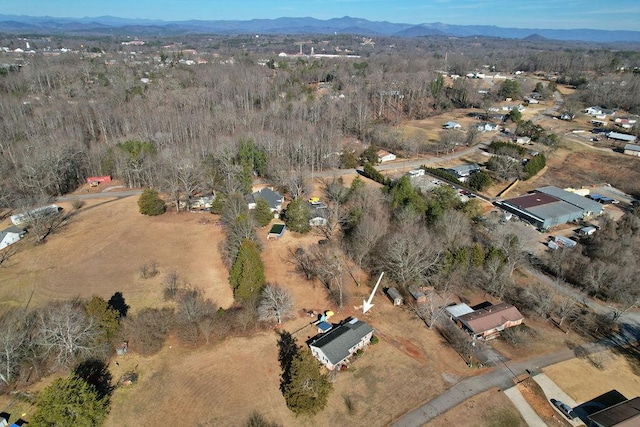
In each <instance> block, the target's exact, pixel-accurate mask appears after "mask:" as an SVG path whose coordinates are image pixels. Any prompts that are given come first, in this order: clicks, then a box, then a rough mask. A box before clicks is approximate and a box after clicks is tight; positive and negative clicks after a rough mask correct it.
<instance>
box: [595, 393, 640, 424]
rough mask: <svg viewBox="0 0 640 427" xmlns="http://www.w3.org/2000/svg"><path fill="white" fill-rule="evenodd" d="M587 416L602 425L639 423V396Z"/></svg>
mask: <svg viewBox="0 0 640 427" xmlns="http://www.w3.org/2000/svg"><path fill="white" fill-rule="evenodd" d="M589 418H590V419H591V420H592V421H595V422H596V423H598V425H600V426H603V427H612V426H619V427H627V426H628V427H631V426H637V425H639V424H640V397H635V398H633V399H631V400H627V401H625V402H622V403H618V404H617V405H613V406H610V407H608V408H606V409H603V410H601V411H598V412H596V413H595V414H591V415H589Z"/></svg>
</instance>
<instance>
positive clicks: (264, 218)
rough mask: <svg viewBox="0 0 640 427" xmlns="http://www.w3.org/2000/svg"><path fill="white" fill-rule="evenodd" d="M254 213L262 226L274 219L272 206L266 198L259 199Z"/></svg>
mask: <svg viewBox="0 0 640 427" xmlns="http://www.w3.org/2000/svg"><path fill="white" fill-rule="evenodd" d="M253 215H254V217H255V219H256V222H257V223H258V225H260V227H264V226H266V225H267V224H269V223H270V222H271V220H272V219H273V212H271V207H270V206H269V203H267V201H266V200H265V199H258V201H257V202H256V209H255V211H253Z"/></svg>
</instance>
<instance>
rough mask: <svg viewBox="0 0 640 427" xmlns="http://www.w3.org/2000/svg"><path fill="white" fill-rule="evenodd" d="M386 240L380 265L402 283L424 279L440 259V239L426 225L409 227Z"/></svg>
mask: <svg viewBox="0 0 640 427" xmlns="http://www.w3.org/2000/svg"><path fill="white" fill-rule="evenodd" d="M382 240H383V241H384V242H383V245H382V247H381V249H380V253H379V260H380V269H382V270H384V271H388V272H389V276H390V278H391V279H392V280H393V281H394V282H396V283H398V284H399V285H401V286H405V287H406V286H408V285H410V284H412V283H414V282H421V281H423V280H424V279H426V278H427V276H428V275H429V273H430V272H431V271H432V269H433V268H434V267H435V266H436V265H437V264H438V262H439V261H440V251H439V244H438V242H437V239H435V238H434V237H433V236H432V235H431V233H430V232H429V231H427V230H426V229H425V228H424V227H422V226H417V225H415V226H410V227H405V228H404V229H402V230H398V231H395V232H393V233H391V235H389V236H387V237H385V238H384V239H382Z"/></svg>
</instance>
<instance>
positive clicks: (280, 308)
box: [258, 285, 293, 324]
mask: <svg viewBox="0 0 640 427" xmlns="http://www.w3.org/2000/svg"><path fill="white" fill-rule="evenodd" d="M292 311H293V298H292V296H291V294H290V293H289V292H288V291H287V290H286V289H284V288H282V287H280V286H278V285H267V286H266V287H265V288H264V289H263V290H262V299H261V300H260V304H259V305H258V319H259V320H261V321H263V322H269V321H273V320H275V321H277V322H278V324H281V323H282V320H284V319H286V318H288V317H290V316H291V313H292Z"/></svg>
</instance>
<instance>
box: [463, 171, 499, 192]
mask: <svg viewBox="0 0 640 427" xmlns="http://www.w3.org/2000/svg"><path fill="white" fill-rule="evenodd" d="M467 184H469V187H471V188H473V189H474V190H478V191H484V190H486V189H487V188H489V187H491V185H493V180H492V179H491V176H489V174H488V173H487V172H485V171H478V172H476V173H474V174H472V175H471V176H470V177H469V181H468V182H467Z"/></svg>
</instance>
